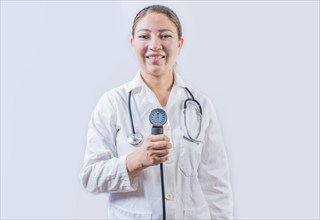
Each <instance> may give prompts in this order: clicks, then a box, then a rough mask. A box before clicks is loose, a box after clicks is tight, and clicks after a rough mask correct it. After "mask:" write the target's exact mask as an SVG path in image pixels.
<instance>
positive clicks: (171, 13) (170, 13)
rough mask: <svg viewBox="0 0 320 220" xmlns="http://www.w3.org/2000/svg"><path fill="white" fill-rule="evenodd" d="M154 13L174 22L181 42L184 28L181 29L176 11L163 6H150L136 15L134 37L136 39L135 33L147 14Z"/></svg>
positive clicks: (133, 28)
mask: <svg viewBox="0 0 320 220" xmlns="http://www.w3.org/2000/svg"><path fill="white" fill-rule="evenodd" d="M152 12H154V13H159V14H164V15H166V16H167V17H168V18H169V20H170V21H171V22H173V23H174V25H175V26H176V28H177V31H178V37H179V40H180V38H181V36H182V28H181V23H180V20H179V18H178V16H177V14H176V13H175V12H174V11H172V10H171V9H170V8H168V7H166V6H163V5H150V6H148V7H145V8H143V9H142V10H141V11H139V13H138V14H137V15H136V17H135V18H134V20H133V24H132V36H133V37H134V31H135V29H136V26H137V24H138V22H139V21H140V20H141V19H142V18H143V17H144V16H146V15H147V14H149V13H152Z"/></svg>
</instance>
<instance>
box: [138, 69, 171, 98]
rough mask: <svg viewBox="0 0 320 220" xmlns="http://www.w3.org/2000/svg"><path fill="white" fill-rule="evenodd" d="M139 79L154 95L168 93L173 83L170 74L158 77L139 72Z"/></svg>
mask: <svg viewBox="0 0 320 220" xmlns="http://www.w3.org/2000/svg"><path fill="white" fill-rule="evenodd" d="M141 77H142V79H143V81H144V82H145V83H146V85H147V86H148V87H149V88H150V89H151V90H152V91H153V92H154V93H159V92H160V93H161V92H170V91H171V88H172V86H173V82H174V77H173V73H172V72H169V73H166V74H161V75H159V76H156V75H152V74H147V73H143V72H141Z"/></svg>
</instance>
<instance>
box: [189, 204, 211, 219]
mask: <svg viewBox="0 0 320 220" xmlns="http://www.w3.org/2000/svg"><path fill="white" fill-rule="evenodd" d="M183 219H192V220H195V219H211V217H210V210H209V208H208V205H207V204H204V205H203V206H201V207H199V208H194V209H185V210H184V212H183Z"/></svg>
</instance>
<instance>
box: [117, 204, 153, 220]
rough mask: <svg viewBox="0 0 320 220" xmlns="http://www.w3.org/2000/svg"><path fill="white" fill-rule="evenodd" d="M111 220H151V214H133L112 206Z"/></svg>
mask: <svg viewBox="0 0 320 220" xmlns="http://www.w3.org/2000/svg"><path fill="white" fill-rule="evenodd" d="M112 219H130V220H132V219H144V220H147V219H151V213H149V212H134V211H131V210H127V209H125V208H122V207H119V206H113V217H112Z"/></svg>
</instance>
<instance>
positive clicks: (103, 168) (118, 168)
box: [80, 94, 137, 194]
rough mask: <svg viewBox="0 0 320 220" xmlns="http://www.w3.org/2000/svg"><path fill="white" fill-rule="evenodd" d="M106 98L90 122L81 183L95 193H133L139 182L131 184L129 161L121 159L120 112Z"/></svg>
mask: <svg viewBox="0 0 320 220" xmlns="http://www.w3.org/2000/svg"><path fill="white" fill-rule="evenodd" d="M113 103H114V102H112V101H111V100H110V97H108V95H107V94H105V95H104V96H103V97H102V98H101V99H100V100H99V102H98V104H97V106H96V107H95V109H94V111H93V113H92V115H91V120H90V122H89V128H88V135H87V146H86V151H85V156H84V165H83V168H82V170H81V172H80V179H81V183H82V185H83V186H84V188H85V189H86V190H87V191H89V192H91V193H95V194H97V193H103V192H129V191H135V190H136V189H137V180H136V179H133V181H132V182H130V179H129V176H128V172H127V166H126V158H127V155H123V156H121V157H117V150H116V141H115V140H116V134H117V129H116V122H117V116H116V110H115V107H114V105H113Z"/></svg>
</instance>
